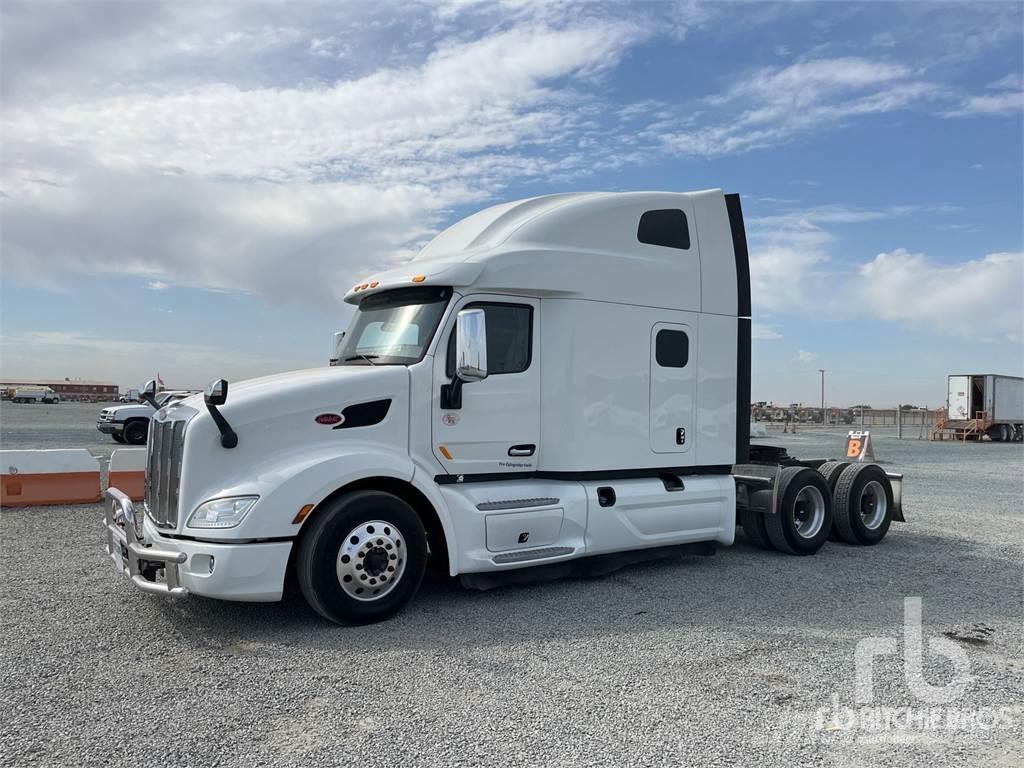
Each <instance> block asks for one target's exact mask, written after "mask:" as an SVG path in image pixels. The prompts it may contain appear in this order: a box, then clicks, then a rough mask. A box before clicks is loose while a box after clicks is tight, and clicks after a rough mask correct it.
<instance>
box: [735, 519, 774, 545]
mask: <svg viewBox="0 0 1024 768" xmlns="http://www.w3.org/2000/svg"><path fill="white" fill-rule="evenodd" d="M764 518H765V515H764V513H763V512H758V511H757V510H756V509H744V510H742V511H741V512H740V525H741V526H743V535H744V536H745V537H746V539H747V541H749V542H750V543H751V544H753V545H754V546H755V547H758V548H760V549H773V547H772V543H771V541H770V540H769V539H768V531H767V530H766V529H765V525H764Z"/></svg>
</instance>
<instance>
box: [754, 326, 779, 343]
mask: <svg viewBox="0 0 1024 768" xmlns="http://www.w3.org/2000/svg"><path fill="white" fill-rule="evenodd" d="M750 337H751V338H752V339H758V340H760V341H774V340H775V339H781V338H782V334H781V333H779V331H778V329H776V327H775V326H774V325H766V324H764V323H752V324H751V327H750Z"/></svg>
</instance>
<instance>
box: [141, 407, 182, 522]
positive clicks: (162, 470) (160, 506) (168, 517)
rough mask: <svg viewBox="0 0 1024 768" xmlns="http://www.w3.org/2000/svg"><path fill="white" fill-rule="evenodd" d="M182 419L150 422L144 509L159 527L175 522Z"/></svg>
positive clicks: (179, 481) (179, 480) (179, 482)
mask: <svg viewBox="0 0 1024 768" xmlns="http://www.w3.org/2000/svg"><path fill="white" fill-rule="evenodd" d="M184 448H185V420H184V419H178V420H175V421H157V420H156V419H154V420H153V421H152V422H151V427H150V434H149V456H148V458H147V461H146V512H147V514H149V516H150V518H151V519H152V520H153V522H154V523H156V524H157V525H158V526H160V527H161V528H173V527H175V526H177V524H178V489H179V487H180V485H181V458H182V453H183V451H184Z"/></svg>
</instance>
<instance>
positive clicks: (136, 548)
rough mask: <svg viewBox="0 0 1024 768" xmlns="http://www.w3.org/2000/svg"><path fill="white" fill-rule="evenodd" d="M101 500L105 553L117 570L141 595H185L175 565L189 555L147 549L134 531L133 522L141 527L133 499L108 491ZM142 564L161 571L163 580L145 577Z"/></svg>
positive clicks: (114, 489)
mask: <svg viewBox="0 0 1024 768" xmlns="http://www.w3.org/2000/svg"><path fill="white" fill-rule="evenodd" d="M104 497H105V501H104V505H103V509H104V522H105V523H106V537H107V553H108V554H109V555H110V557H111V559H112V560H113V561H114V564H115V565H116V566H117V569H118V570H119V571H121V573H123V574H124V575H125V576H127V577H128V578H130V579H131V580H132V583H133V584H134V585H135V586H136V587H138V588H139V589H141V590H142V591H143V592H150V593H152V594H156V595H175V596H184V595H187V594H188V590H187V589H186V588H185V587H183V586H181V582H180V578H179V571H178V566H179V565H181V564H182V563H184V562H185V560H187V559H188V555H187V554H185V553H184V552H171V551H169V550H162V549H157V548H155V547H147V546H146V545H145V544H144V543H143V542H142V541H141V540H140V539H139V536H138V533H137V532H136V530H135V524H136V520H138V521H139V524H140V525H141V518H136V514H137V513H136V511H135V505H134V504H132V500H131V499H129V498H128V497H127V496H126V495H125V494H124V493H123V492H121V491H119V490H118V489H117V488H108V489H107V490H106V491H105V492H104ZM142 563H145V564H146V570H150V569H154V568H155V569H160V568H162V569H163V571H164V580H163V581H162V582H161V581H154V580H151V579H148V578H146V576H145V575H144V573H143V566H142Z"/></svg>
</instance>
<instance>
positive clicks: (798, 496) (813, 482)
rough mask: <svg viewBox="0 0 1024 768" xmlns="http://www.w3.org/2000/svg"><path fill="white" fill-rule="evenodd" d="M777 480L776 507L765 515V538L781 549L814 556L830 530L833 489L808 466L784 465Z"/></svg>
mask: <svg viewBox="0 0 1024 768" xmlns="http://www.w3.org/2000/svg"><path fill="white" fill-rule="evenodd" d="M777 482H778V488H777V489H776V498H777V499H778V508H777V509H776V510H775V513H774V514H770V515H765V516H764V517H765V528H766V529H767V531H768V539H769V540H770V541H771V543H772V545H773V546H774V547H775V548H776V549H777V550H779V551H780V552H785V553H786V554H789V555H813V554H814V553H815V552H817V551H818V550H819V549H821V547H822V545H823V544H824V543H825V541H826V540H827V539H828V534H829V531H831V530H832V491H831V489H830V488H829V487H828V483H827V482H826V481H825V478H824V477H822V475H821V474H820V473H819V472H817V471H816V470H813V469H809V468H808V467H784V468H783V469H782V471H781V472H779V477H778V480H777Z"/></svg>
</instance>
